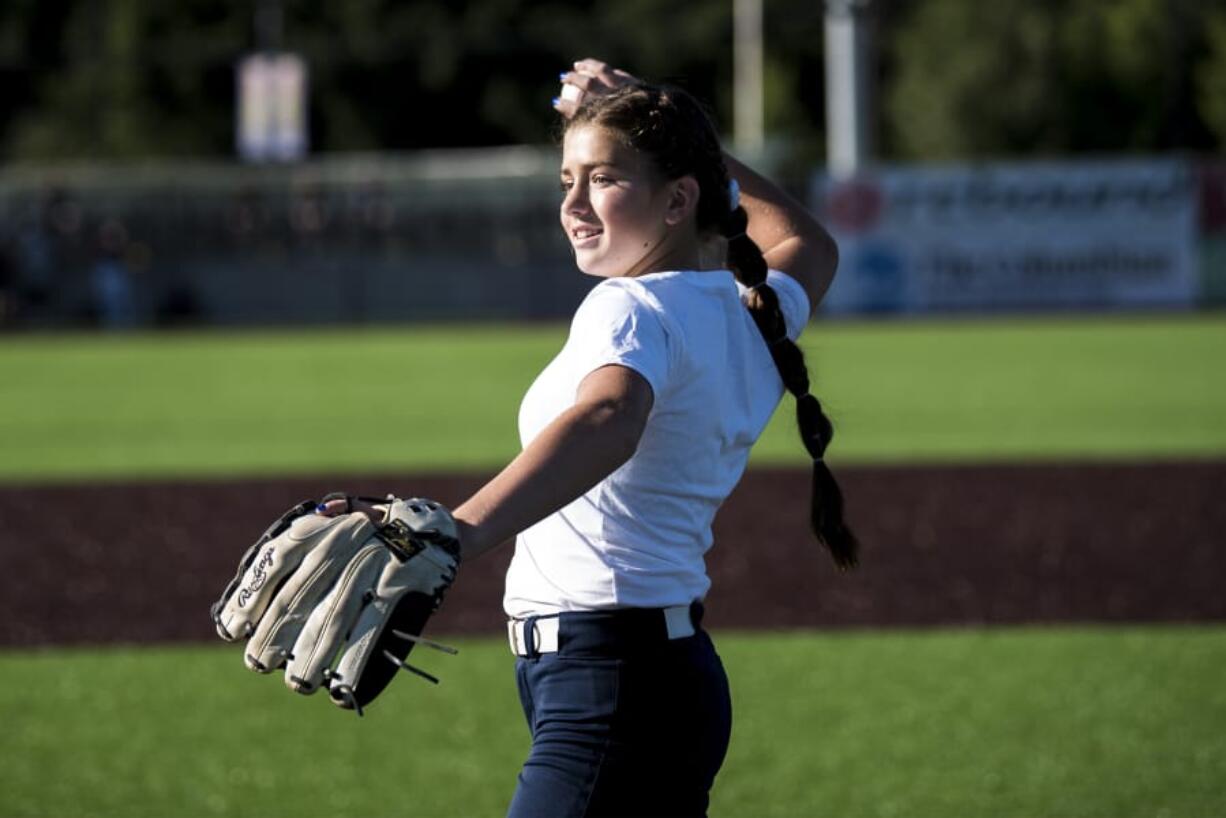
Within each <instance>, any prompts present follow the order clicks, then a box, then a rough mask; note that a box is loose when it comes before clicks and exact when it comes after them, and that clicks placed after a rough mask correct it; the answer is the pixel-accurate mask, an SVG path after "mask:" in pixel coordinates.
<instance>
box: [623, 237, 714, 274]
mask: <svg viewBox="0 0 1226 818" xmlns="http://www.w3.org/2000/svg"><path fill="white" fill-rule="evenodd" d="M726 254H727V242H726V241H725V240H724V239H722V238H718V237H717V238H716V239H707V240H700V239H699V238H698V237H697V236H689V237H685V238H682V237H680V236H678V235H677V234H676V233H671V234H666V235H665V236H664V238H663V239H661V241H660V243H659V244H657V245H656V246H655V247H653V248H651V249H650V250H648V251H647V253H646V255H644V256H643V258H642V259H641V260H640V261H639V262H638V263H637V264H635V265H634V267H632V268H631V269H630V271H629V272H627V273H626V276H627V277H628V278H633V277H636V276H642V275H648V274H650V273H662V272H665V271H667V270H719V269H723V268H724V267H725V266H726V265H725V263H724V261H725V256H726Z"/></svg>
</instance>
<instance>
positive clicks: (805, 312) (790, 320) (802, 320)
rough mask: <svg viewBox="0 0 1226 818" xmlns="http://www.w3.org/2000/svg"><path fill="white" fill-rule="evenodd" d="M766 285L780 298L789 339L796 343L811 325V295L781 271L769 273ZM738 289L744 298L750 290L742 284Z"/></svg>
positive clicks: (780, 308)
mask: <svg viewBox="0 0 1226 818" xmlns="http://www.w3.org/2000/svg"><path fill="white" fill-rule="evenodd" d="M766 283H767V284H769V285H770V288H771V289H772V290H774V291H775V295H776V296H777V297H778V298H779V310H780V311H781V312H782V313H783V321H784V323H785V324H786V325H787V329H788V337H789V338H791V339H792V340H793V341H795V340H796V339H797V338H798V337H800V333H801V332H802V331H803V330H804V328H805V325H806V324H808V323H809V317H810V315H811V314H812V302H811V301H810V300H809V293H808V292H807V291H806V289H805V287H804V285H803V284H801V283H800V282H799V281H797V280H796V279H795V278H793V277H792V276H790V275H788V274H787V273H784V272H782V271H780V270H769V271H767V274H766ZM737 289H738V290H739V291H740V293H741V295H742V296H743V295H744V294H745V293H746V292H747V291H748V288H747V287H745V286H744V285H743V284H740V283H738V284H737Z"/></svg>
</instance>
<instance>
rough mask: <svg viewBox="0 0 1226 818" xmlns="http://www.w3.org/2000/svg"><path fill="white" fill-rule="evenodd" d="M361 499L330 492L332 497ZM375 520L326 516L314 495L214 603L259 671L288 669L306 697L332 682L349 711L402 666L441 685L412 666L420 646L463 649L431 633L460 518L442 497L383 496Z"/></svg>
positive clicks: (220, 628) (273, 529)
mask: <svg viewBox="0 0 1226 818" xmlns="http://www.w3.org/2000/svg"><path fill="white" fill-rule="evenodd" d="M340 498H343V499H344V500H345V506H344V507H345V508H346V509H352V507H353V506H352V503H353V500H355V499H360V500H363V501H367V502H370V501H371V498H352V497H348V496H346V495H339V494H330V495H328V496H327V497H325V498H324V501H323V502H325V503H326V502H328V501H330V500H337V499H340ZM374 502H376V503H380V504H381V505H378V506H375V508H376V509H377V510H378V511H379V512H381V513H382V514H383V517H382V519H381V520H379V521H375V520H372V519H371V518H370V517H369V516H367V515H366V514H365V513H361V512H352V513H344V514H338V515H336V516H324V515H322V514H319V513H316V512H317V511H318V510H321V509H323V508H324V505H323V504H322V503H320V502H317V501H315V500H308V501H305V502H302V503H299V504H298V505H296V506H294V507H293V508H291V509H290V510H289V511H287V512H285V514H283V515H281V517H279V518H278V519H277V520H276V521H275V522H274V523H273V524H272V525H271V526H269V527H268V530H267V531H265V532H264V534H263V536H261V537H260V539H259V540H257V541H256V543H255V545H253V546H252V547H251V548H250V549H248V551H247V553H246V554H245V555H244V556H243V559H242V561H241V562H240V563H239V569H238V574H237V575H236V576H235V578H234V579H233V580H232V581H231V582H230V584H229V585H227V586H226V589H225V591H224V592H223V593H222V595H221V598H220V599H219V600H218V601H217V602H215V603H214V604H213V607H212V609H211V611H210V612H211V614H212V617H213V622H214V623H215V624H216V626H217V633H218V635H219V636H220V637H221V638H222V639H224V640H226V641H227V642H236V641H238V640H240V639H245V640H247V647H246V652H245V660H246V664H247V667H249V668H251V669H252V670H255V671H257V672H259V673H271V672H273V671H274V670H278V669H280V668H282V667H284V668H285V683H286V684H287V685H288V686H289V687H290V688H291V689H292V690H295V691H297V692H298V693H303V694H311V693H314V692H315V691H316V690H319V689H320V688H321V687H326V688H327V689H328V693H329V696H330V698H331V699H332V701H333V702H335V703H336V704H337V705H338V706H340V707H343V708H347V709H350V710H355V711H357V713H358V715H361V714H362V709H363V708H364V707H366V706H367V705H368V704H370V702H371V701H372V700H374V698H375V697H376V696H377V695H379V693H381V692H382V691H383V689H384V688H385V687H387V685H388V683H389V682H390V681H391V680H392V678H394V677H395V676H396V673H397V671H398V670H401V669H404V670H408V671H410V672H412V673H416V674H417V675H419V676H422V677H424V678H426V679H429V680H430V681H432V682H435V683H437V682H438V679H436V678H435V677H433V676H431V675H430V674H429V673H426V672H425V671H423V670H419V669H418V668H415V667H413V666H412V665H409V664H408V663H407V662H406V661H405V659H406V658H407V656H408V654H409V651H411V650H412V649H413V646H414V645H417V644H420V645H426V646H428V647H432V648H436V649H438V650H442V651H445V652H447V653H455V652H456V651H455V650H454V649H452V648H448V647H445V646H443V645H439V644H437V643H436V642H431V641H430V640H428V639H423V638H422V637H421V632H422V630H423V629H424V628H425V626H426V622H427V621H428V620H429V619H430V616H431V615H432V614H433V613H434V612H435V611H436V610H437V609H438V606H439V605H440V604H441V603H442V600H443V595H444V594H445V593H446V591H447V589H448V588H449V587H450V586H451V583H452V582H453V581H454V580H455V575H456V569H457V567H458V566H459V559H460V558H459V554H460V549H459V540H458V538H457V535H456V525H455V521H454V520H453V519H452V517H451V513H450V512H449V511H448V510H447V509H446V508H444V507H443V506H442V505H441V504H439V503H436V502H434V501H433V500H424V499H421V498H415V499H410V500H400V499H397V498H395V497H388V498H386V499H378V500H374Z"/></svg>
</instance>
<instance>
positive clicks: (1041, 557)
mask: <svg viewBox="0 0 1226 818" xmlns="http://www.w3.org/2000/svg"><path fill="white" fill-rule="evenodd" d="M840 479H841V481H842V483H843V485H844V487H845V490H846V493H847V496H848V498H849V499H848V507H849V512H850V516H851V519H852V521H853V523H854V524H855V527H856V529H857V531H858V532H859V534H860V536H861V538H862V540H863V542H864V554H863V561H862V565H861V567H860V568H859V569H858V570H857V571H856V572H854V573H851V574H848V575H839V574H838V573H837V572H836V571H835V570H834V569H833V567H832V565H831V563H830V561H829V559H828V558H827V557H826V556H825V554H824V553H822V552H820V551H819V549H818V547H817V546H816V545H814V544H813V543H812V541H811V540H810V539H809V537H808V535H807V534H806V531H805V524H804V520H803V514H804V508H805V503H806V502H807V500H806V495H807V492H808V477H807V475H806V474H805V473H803V472H798V471H792V470H772V469H757V470H752V471H751V472H750V473H749V474H747V475H746V477H745V479H744V480H743V481H742V483H741V485H740V486H739V487H738V488H737V490H736V492H735V493H734V494H733V496H732V497H731V498H729V501H728V503H727V504H726V505H725V507H724V509H723V511H722V512H721V513H720V516H719V518H718V520H717V522H716V531H715V534H716V545H715V548H714V549H713V550H712V552H711V554H710V555H709V570H710V573H711V576H712V579H713V581H714V587H713V589H712V591H711V594H710V596H709V597H708V611H709V616H708V623H709V624H710V625H711V626H712V627H717V628H732V627H736V628H787V627H839V626H909V625H963V624H1005V623H1049V622H1068V621H1077V622H1133V621H1162V622H1183V621H1204V620H1226V593H1223V591H1222V582H1223V578H1224V577H1226V461H1221V462H1190V463H1165V464H1151V465H1137V464H1127V465H1029V466H952V467H951V466H947V467H940V468H935V467H934V468H925V467H915V466H911V467H873V468H868V467H864V468H848V469H843V470H841V473H840ZM480 482H481V477H479V476H478V477H455V476H429V475H416V476H398V477H391V476H388V475H382V476H372V477H369V478H344V479H340V480H337V479H323V478H320V479H311V478H297V479H281V480H244V481H230V482H182V481H180V482H161V483H131V484H93V485H81V486H37V487H27V488H21V487H7V488H3V489H0V529H2V530H0V559H2V560H3V566H4V569H3V572H2V575H0V645H4V646H33V645H47V644H55V645H58V644H74V643H75V644H82V643H114V642H163V641H176V640H208V639H212V638H214V636H213V629H212V625H211V623H210V622H209V618H208V607H209V604H210V603H211V602H212V601H213V599H214V598H215V597H216V595H217V594H218V593H219V591H220V590H221V588H222V587H223V586H224V585H225V583H226V582H227V581H228V580H229V579H230V577H231V576H232V573H233V571H234V569H235V566H236V564H237V560H238V558H239V556H240V555H241V554H242V552H243V550H244V549H245V548H246V547H247V545H249V544H250V542H251V541H252V540H253V539H254V538H255V537H256V536H258V534H259V533H260V532H261V531H262V530H263V528H264V526H265V525H266V524H267V523H268V522H269V521H270V520H271V518H273V517H274V516H276V515H277V514H278V513H280V512H281V511H282V510H283V509H285V508H287V507H289V506H290V505H292V504H294V503H296V502H297V501H299V500H301V499H305V498H308V497H318V496H319V495H321V494H323V493H325V492H326V491H328V490H331V489H335V488H338V487H339V488H342V489H345V490H349V491H354V492H369V493H383V492H387V491H395V492H397V493H400V494H402V495H404V496H408V495H409V494H418V495H424V496H430V497H434V498H436V499H439V500H441V501H443V502H446V503H456V502H458V501H460V500H462V499H463V498H464V497H465V496H467V494H468V493H469V492H471V491H472V490H473V489H475V488H476V487H477V486H478V485H479V484H480ZM509 558H510V549H509V548H503V549H501V550H500V551H498V552H495V553H494V554H493V555H491V556H488V557H486V558H484V559H482V560H477V561H474V562H473V563H471V564H468V565H465V566H463V568H462V570H461V572H460V578H459V580H458V581H457V583H456V586H455V587H454V588H453V589H452V591H451V593H450V595H449V597H448V599H447V602H446V604H445V605H444V606H443V610H442V611H441V612H440V614H439V616H438V617H437V619H436V620H435V622H434V623H432V627H431V630H432V631H433V632H435V633H471V632H480V633H493V632H499V631H500V630H501V628H502V616H501V609H500V602H501V588H502V576H503V572H504V571H505V568H506V563H507V560H508V559H509Z"/></svg>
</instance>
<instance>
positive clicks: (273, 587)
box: [217, 516, 333, 641]
mask: <svg viewBox="0 0 1226 818" xmlns="http://www.w3.org/2000/svg"><path fill="white" fill-rule="evenodd" d="M332 524H333V521H331V520H329V519H327V518H325V517H315V516H305V517H299V518H298V519H296V520H294V521H293V522H292V523H291V524H290V527H289V528H288V529H287V530H285V531H284V532H282V533H281V534H279V535H278V536H276V537H274V538H273V539H271V540H269V541H268V542H266V543H264V545H262V546H260V547H259V549H258V553H257V554H255V555H253V557H252V559H251V561H250V564H249V565H248V566H247V570H246V571H245V572H244V573H243V577H242V579H241V580H240V581H239V582H238V585H237V587H236V588H235V590H234V592H233V593H231V594H230V596H229V597H228V598H227V599H226V600H225V602H224V603H223V604H222V606H221V610H220V611H218V615H217V633H218V635H219V636H221V638H222V639H227V641H236V640H238V639H243V638H246V637H249V636H250V635H251V633H252V632H253V631H254V630H255V627H256V623H257V622H259V621H260V617H262V616H263V615H264V612H265V611H266V610H267V608H268V604H269V602H271V601H272V599H273V597H274V596H275V595H276V593H277V590H278V589H279V588H280V586H281V582H282V581H283V580H284V579H285V577H287V576H289V575H290V574H291V573H292V572H293V571H294V570H295V569H296V568H297V567H298V566H299V565H300V564H301V563H302V560H303V558H304V557H305V556H306V554H307V553H308V552H309V551H310V550H311V549H312V548H314V547H315V545H316V543H317V542H318V536H319V534H320V532H321V531H323V530H324V529H325V528H327V527H328V526H330V525H332ZM227 637H228V638H227Z"/></svg>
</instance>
